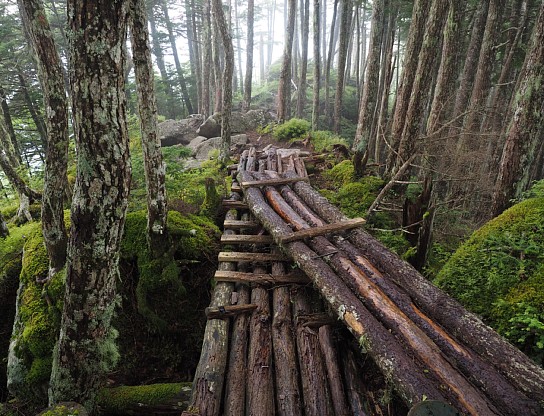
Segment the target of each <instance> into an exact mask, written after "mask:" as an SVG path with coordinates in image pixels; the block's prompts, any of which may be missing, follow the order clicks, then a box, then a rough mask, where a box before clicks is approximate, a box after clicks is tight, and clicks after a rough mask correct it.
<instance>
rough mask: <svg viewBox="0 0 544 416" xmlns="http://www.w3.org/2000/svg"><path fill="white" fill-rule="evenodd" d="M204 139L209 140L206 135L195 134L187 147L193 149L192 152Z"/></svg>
mask: <svg viewBox="0 0 544 416" xmlns="http://www.w3.org/2000/svg"><path fill="white" fill-rule="evenodd" d="M206 140H209V139H208V138H207V137H204V136H197V137H196V138H194V139H193V140H191V143H189V144H188V145H187V147H188V148H189V149H191V150H192V151H193V154H194V152H195V149H196V148H197V147H198V145H199V144H200V143H202V142H205V141H206Z"/></svg>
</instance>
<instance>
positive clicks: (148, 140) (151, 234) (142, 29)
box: [130, 0, 169, 258]
mask: <svg viewBox="0 0 544 416" xmlns="http://www.w3.org/2000/svg"><path fill="white" fill-rule="evenodd" d="M130 18H131V19H130V29H131V30H130V33H131V36H132V37H131V45H132V54H133V56H134V72H135V74H136V89H137V91H138V110H139V114H140V130H141V135H142V150H143V155H144V168H145V182H146V190H147V244H148V248H149V252H150V253H152V255H153V257H154V258H159V257H161V256H162V255H163V254H164V253H165V252H166V251H167V250H168V248H169V243H168V232H167V228H166V220H167V206H166V187H165V183H164V180H165V175H166V166H165V164H164V162H163V160H162V152H161V140H160V138H159V135H158V133H157V101H156V98H155V82H154V75H153V62H152V60H151V50H150V47H149V43H148V42H149V40H148V39H149V33H148V30H147V17H146V13H145V3H144V0H132V4H131V16H130Z"/></svg>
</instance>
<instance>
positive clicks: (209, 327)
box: [189, 196, 239, 416]
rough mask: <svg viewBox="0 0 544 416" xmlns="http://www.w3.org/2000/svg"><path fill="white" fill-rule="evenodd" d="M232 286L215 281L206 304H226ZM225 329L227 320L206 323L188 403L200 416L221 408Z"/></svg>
mask: <svg viewBox="0 0 544 416" xmlns="http://www.w3.org/2000/svg"><path fill="white" fill-rule="evenodd" d="M233 197H234V196H233ZM238 198H239V196H238ZM227 219H231V220H235V219H237V213H236V211H234V210H230V211H229V212H228V213H227ZM225 234H226V235H232V234H234V231H232V230H225ZM218 268H219V270H223V271H234V270H235V269H236V263H231V262H223V263H220V264H219V267H218ZM232 289H233V284H232V283H221V282H220V283H217V285H216V286H215V289H214V291H213V295H212V300H211V303H210V306H212V307H218V306H221V305H228V304H229V303H230V300H231V294H232ZM228 332H229V321H228V320H222V319H211V320H208V322H207V323H206V329H205V331H204V339H203V342H202V351H201V354H200V360H199V362H198V366H197V368H196V372H195V377H194V382H193V391H192V395H191V405H190V406H189V408H190V409H192V410H195V411H197V412H198V414H199V415H200V416H216V415H219V412H220V410H221V398H222V395H223V384H224V381H225V370H226V366H227V356H228V346H229V345H228Z"/></svg>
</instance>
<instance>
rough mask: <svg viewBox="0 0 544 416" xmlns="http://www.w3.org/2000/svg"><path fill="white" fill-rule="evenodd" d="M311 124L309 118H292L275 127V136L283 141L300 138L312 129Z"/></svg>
mask: <svg viewBox="0 0 544 416" xmlns="http://www.w3.org/2000/svg"><path fill="white" fill-rule="evenodd" d="M310 128H311V125H310V122H309V121H307V120H302V119H300V118H292V119H291V120H289V121H286V122H285V123H283V124H280V125H278V126H276V127H275V128H274V131H273V132H272V134H273V136H274V137H275V138H276V139H278V140H281V141H287V140H291V139H297V138H300V137H302V136H304V135H306V134H308V132H309V131H310Z"/></svg>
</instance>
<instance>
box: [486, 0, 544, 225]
mask: <svg viewBox="0 0 544 416" xmlns="http://www.w3.org/2000/svg"><path fill="white" fill-rule="evenodd" d="M520 77H521V82H520V83H519V86H518V89H517V90H516V92H515V97H516V98H515V102H514V110H513V112H514V116H513V119H512V121H511V123H510V127H509V129H508V135H507V138H506V143H505V145H504V148H503V152H502V158H501V162H500V167H499V174H498V177H497V181H496V183H495V190H494V193H493V202H492V213H493V215H499V214H500V213H501V212H502V211H503V210H504V209H505V208H506V207H508V205H509V203H510V200H511V199H512V198H514V197H517V196H519V195H520V194H521V192H523V191H524V190H526V189H527V188H528V187H529V185H530V181H529V179H530V171H531V165H532V163H533V161H534V160H535V156H536V153H537V152H538V146H539V145H541V140H542V137H541V136H540V135H539V133H541V132H542V131H544V130H543V129H544V108H543V106H542V103H543V102H544V88H542V79H544V3H541V6H540V11H539V14H538V20H537V22H536V24H535V26H534V29H533V36H532V39H531V43H530V46H529V50H528V51H527V57H526V58H525V64H524V69H523V72H522V74H521V75H520Z"/></svg>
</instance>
